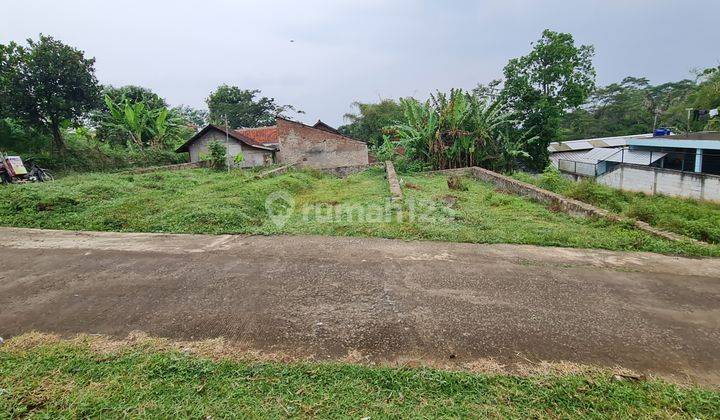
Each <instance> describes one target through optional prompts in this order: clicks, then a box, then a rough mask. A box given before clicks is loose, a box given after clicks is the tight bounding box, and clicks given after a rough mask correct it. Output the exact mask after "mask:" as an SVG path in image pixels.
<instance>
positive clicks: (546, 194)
mask: <svg viewBox="0 0 720 420" xmlns="http://www.w3.org/2000/svg"><path fill="white" fill-rule="evenodd" d="M461 171H462V172H464V173H467V174H469V175H471V176H473V177H475V178H477V179H479V180H481V181H484V182H488V183H491V184H493V185H495V187H497V188H498V189H499V190H502V191H507V192H510V193H512V194H515V195H520V196H524V197H528V198H530V199H531V200H534V201H538V202H541V203H545V204H549V205H551V206H552V207H554V208H556V209H558V210H560V211H563V212H565V213H568V214H572V215H578V216H584V217H595V218H605V219H608V220H612V221H615V222H630V223H632V224H633V225H634V226H635V227H636V228H637V229H640V230H642V231H645V232H648V233H650V234H653V235H655V236H658V237H661V238H663V239H668V240H671V241H687V242H695V243H700V241H697V240H695V239H692V238H688V237H685V236H683V235H678V234H676V233H672V232H666V231H664V230H660V229H656V228H654V227H652V226H650V225H649V224H647V223H645V222H642V221H640V220H634V219H628V218H626V217H622V216H619V215H617V214H614V213H611V212H609V211H607V210H603V209H601V208H598V207H595V206H593V205H590V204H588V203H584V202H582V201H578V200H573V199H570V198H567V197H564V196H562V195H560V194H555V193H554V192H552V191H548V190H544V189H542V188H539V187H536V186H534V185H532V184H528V183H525V182H522V181H518V180H517V179H514V178H510V177H508V176H505V175H502V174H499V173H497V172H493V171H489V170H487V169H483V168H478V167H472V168H466V169H450V170H447V171H438V172H442V173H452V174H458V173H460V172H461Z"/></svg>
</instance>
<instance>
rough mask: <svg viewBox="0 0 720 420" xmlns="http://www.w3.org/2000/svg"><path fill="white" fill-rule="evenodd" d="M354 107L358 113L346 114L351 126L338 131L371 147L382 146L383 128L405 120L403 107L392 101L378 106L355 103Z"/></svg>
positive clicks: (344, 126) (380, 103) (342, 127)
mask: <svg viewBox="0 0 720 420" xmlns="http://www.w3.org/2000/svg"><path fill="white" fill-rule="evenodd" d="M353 106H354V107H356V108H357V112H356V113H347V114H345V119H347V120H348V121H349V122H350V124H347V125H343V126H341V127H338V130H339V131H340V132H341V133H343V134H346V135H348V136H350V137H354V138H356V139H359V140H363V141H365V142H366V143H368V144H370V145H371V146H380V145H382V143H383V127H386V126H389V125H392V124H395V123H397V122H399V121H401V120H402V119H403V109H402V106H400V104H399V103H397V102H395V101H394V100H392V99H384V100H382V101H380V102H378V103H376V104H373V103H363V102H355V103H353Z"/></svg>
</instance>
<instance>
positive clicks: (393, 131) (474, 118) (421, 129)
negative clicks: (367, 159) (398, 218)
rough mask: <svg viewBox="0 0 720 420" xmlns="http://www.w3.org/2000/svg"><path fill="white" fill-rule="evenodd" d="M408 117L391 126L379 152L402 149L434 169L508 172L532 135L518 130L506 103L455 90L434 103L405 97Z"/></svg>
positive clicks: (435, 98)
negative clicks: (384, 143) (463, 168)
mask: <svg viewBox="0 0 720 420" xmlns="http://www.w3.org/2000/svg"><path fill="white" fill-rule="evenodd" d="M400 104H401V106H402V109H403V117H404V118H403V121H401V122H399V123H398V124H394V125H391V126H388V127H386V128H385V130H384V131H385V133H386V135H387V136H388V139H389V140H390V141H389V142H388V143H387V144H386V145H385V147H384V149H383V150H380V151H379V152H380V153H381V154H384V155H391V154H392V152H394V151H397V150H398V149H400V150H403V151H404V156H405V159H407V160H420V161H422V162H425V163H427V164H428V165H429V166H430V167H432V168H433V169H447V168H457V167H465V166H473V165H481V166H485V167H488V168H491V169H498V170H507V168H510V167H511V166H512V164H513V162H515V161H517V158H519V157H521V156H523V153H524V152H523V151H522V149H523V146H524V144H526V143H527V142H528V141H529V139H527V136H526V135H525V134H523V133H515V131H516V130H514V127H516V126H517V121H516V120H515V119H514V115H513V113H512V112H509V111H508V110H507V109H506V108H505V106H504V105H503V104H502V103H500V102H490V101H488V100H485V99H481V98H479V97H477V96H475V95H472V94H469V93H466V92H463V91H462V90H460V89H452V90H451V91H450V94H449V95H448V94H445V93H442V92H437V93H436V94H433V95H431V96H430V99H429V100H428V101H425V102H424V103H421V102H419V101H417V100H416V99H413V98H410V99H402V100H401V101H400Z"/></svg>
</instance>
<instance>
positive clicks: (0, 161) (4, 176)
mask: <svg viewBox="0 0 720 420" xmlns="http://www.w3.org/2000/svg"><path fill="white" fill-rule="evenodd" d="M53 179H54V177H53V176H52V174H51V173H50V171H48V170H47V169H43V168H41V167H39V166H37V165H36V164H35V162H32V161H30V170H28V169H27V168H26V167H25V164H23V161H22V159H21V158H20V156H8V155H5V154H3V153H0V181H1V182H2V184H3V185H5V184H14V183H23V182H45V181H52V180H53Z"/></svg>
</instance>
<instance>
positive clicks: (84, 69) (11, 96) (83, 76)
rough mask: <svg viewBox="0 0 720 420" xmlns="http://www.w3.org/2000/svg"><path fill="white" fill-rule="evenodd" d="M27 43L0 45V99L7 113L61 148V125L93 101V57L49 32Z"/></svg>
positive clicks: (84, 111)
mask: <svg viewBox="0 0 720 420" xmlns="http://www.w3.org/2000/svg"><path fill="white" fill-rule="evenodd" d="M27 42H28V46H27V47H23V46H21V45H18V44H16V43H14V42H11V43H9V44H8V45H5V46H2V53H1V54H0V61H1V62H2V63H1V64H0V71H1V72H2V75H1V76H0V80H1V81H0V101H2V102H3V103H5V104H6V105H5V106H6V108H7V111H6V112H8V113H9V114H10V115H11V116H12V117H15V118H19V119H22V120H24V121H25V122H26V123H28V124H30V125H32V126H34V127H37V128H39V129H42V130H44V131H47V132H49V133H50V134H51V135H52V137H53V145H54V146H55V149H56V150H61V149H63V148H64V147H65V142H64V139H63V136H62V132H61V130H60V128H61V127H62V125H63V124H65V123H67V122H69V123H78V122H79V121H80V119H81V118H82V117H83V116H85V115H87V113H88V112H89V111H90V110H91V109H93V108H94V107H96V106H97V105H98V103H99V92H100V89H99V86H98V83H97V79H96V78H95V69H94V63H95V59H94V58H85V56H84V54H83V52H82V51H79V50H77V49H75V48H73V47H71V46H69V45H65V44H63V43H62V42H60V41H57V40H55V39H54V38H52V37H50V36H44V35H40V38H39V40H38V41H37V42H36V41H33V40H31V39H28V41H27Z"/></svg>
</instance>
